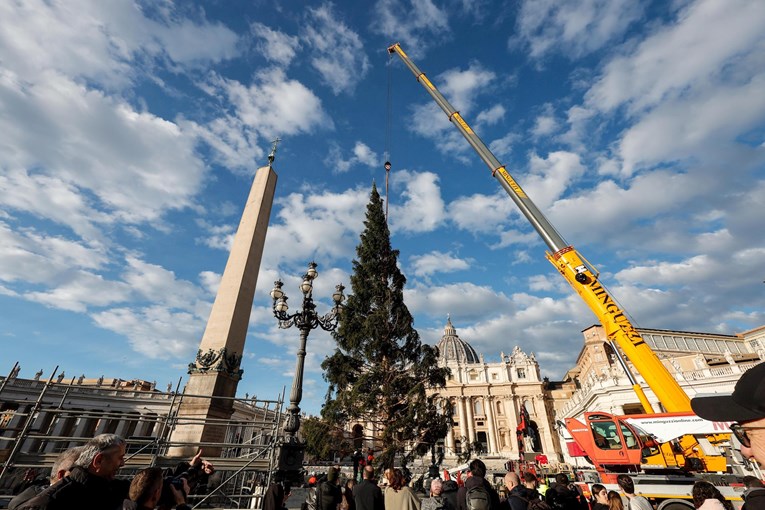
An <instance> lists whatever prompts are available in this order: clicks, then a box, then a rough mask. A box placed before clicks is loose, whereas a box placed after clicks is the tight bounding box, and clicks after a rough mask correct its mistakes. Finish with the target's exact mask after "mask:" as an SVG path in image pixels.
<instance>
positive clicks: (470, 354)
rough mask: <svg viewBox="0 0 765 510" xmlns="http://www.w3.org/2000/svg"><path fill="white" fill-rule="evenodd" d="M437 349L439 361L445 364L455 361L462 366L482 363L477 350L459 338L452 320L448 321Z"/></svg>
mask: <svg viewBox="0 0 765 510" xmlns="http://www.w3.org/2000/svg"><path fill="white" fill-rule="evenodd" d="M437 347H438V356H439V359H440V360H441V361H442V362H443V363H448V362H455V361H456V362H457V363H460V364H467V363H480V360H479V358H478V354H476V352H475V349H473V348H472V347H471V346H470V344H469V343H467V342H465V341H464V340H462V339H461V338H460V337H458V336H457V330H456V329H454V326H452V321H451V319H450V318H447V319H446V326H445V327H444V336H442V337H441V340H439V342H438V345H437Z"/></svg>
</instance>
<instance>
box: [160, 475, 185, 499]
mask: <svg viewBox="0 0 765 510" xmlns="http://www.w3.org/2000/svg"><path fill="white" fill-rule="evenodd" d="M185 475H186V473H183V474H181V475H178V476H167V477H165V479H164V480H163V483H162V495H161V496H160V497H159V506H163V505H170V506H173V507H174V506H175V505H176V502H175V496H174V495H173V491H172V489H171V488H170V487H175V488H176V490H179V491H181V494H183V499H186V497H187V496H188V494H186V490H185V489H184V487H183V480H184V478H186V476H185Z"/></svg>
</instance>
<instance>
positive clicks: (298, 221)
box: [261, 188, 369, 290]
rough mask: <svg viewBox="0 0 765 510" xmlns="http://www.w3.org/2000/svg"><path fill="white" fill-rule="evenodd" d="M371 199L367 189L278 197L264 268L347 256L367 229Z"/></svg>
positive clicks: (267, 238)
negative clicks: (359, 236) (364, 228)
mask: <svg viewBox="0 0 765 510" xmlns="http://www.w3.org/2000/svg"><path fill="white" fill-rule="evenodd" d="M368 201H369V189H367V188H357V189H348V190H345V191H343V192H340V193H333V192H330V191H324V192H319V193H317V192H311V193H308V194H301V193H291V194H289V195H287V196H286V197H283V198H277V200H276V204H275V205H276V206H277V207H278V212H277V213H276V215H275V217H272V218H271V225H270V226H269V228H268V235H267V236H266V244H265V247H264V253H263V262H262V267H266V268H277V267H279V266H280V265H283V264H290V263H295V262H299V264H300V265H301V266H302V264H304V263H305V262H306V260H310V259H314V258H315V259H317V261H318V259H322V258H325V259H326V260H327V261H333V260H338V259H343V260H344V259H346V258H347V254H348V253H352V252H353V249H354V247H355V246H356V244H357V241H358V235H359V234H360V233H361V231H362V229H363V221H364V211H366V204H367V203H368ZM261 272H262V270H261ZM269 290H270V289H269Z"/></svg>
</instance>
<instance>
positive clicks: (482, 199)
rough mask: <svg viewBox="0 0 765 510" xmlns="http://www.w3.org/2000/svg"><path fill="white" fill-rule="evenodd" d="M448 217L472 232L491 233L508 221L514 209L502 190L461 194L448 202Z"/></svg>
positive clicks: (458, 225)
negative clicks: (487, 193)
mask: <svg viewBox="0 0 765 510" xmlns="http://www.w3.org/2000/svg"><path fill="white" fill-rule="evenodd" d="M448 210H449V219H450V220H451V221H452V222H454V223H455V224H456V225H457V227H459V228H461V229H464V230H467V231H469V232H473V233H493V232H496V231H497V230H499V229H500V228H501V227H502V226H503V225H505V224H506V223H507V222H508V219H509V218H510V215H511V213H512V211H513V210H515V205H514V204H513V201H512V200H510V198H509V197H507V194H506V193H505V191H504V190H499V191H497V192H496V193H494V194H493V195H483V194H480V193H476V194H474V195H469V196H462V197H458V198H457V199H455V200H453V201H452V202H450V203H449V207H448Z"/></svg>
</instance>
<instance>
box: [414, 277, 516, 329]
mask: <svg viewBox="0 0 765 510" xmlns="http://www.w3.org/2000/svg"><path fill="white" fill-rule="evenodd" d="M404 299H405V301H406V305H407V307H408V308H409V310H411V311H412V313H414V314H425V315H429V316H441V317H442V316H444V315H445V314H447V313H452V314H459V317H461V318H462V319H464V320H468V319H476V318H479V317H483V316H485V315H486V313H487V310H496V309H504V310H511V309H513V303H512V301H511V300H510V299H508V297H507V296H505V295H504V294H503V293H501V292H497V291H496V290H494V289H493V288H491V287H488V286H483V285H476V284H474V283H470V282H461V283H453V284H447V285H421V284H415V285H414V286H413V287H412V288H407V289H405V290H404ZM454 317H457V315H454Z"/></svg>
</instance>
